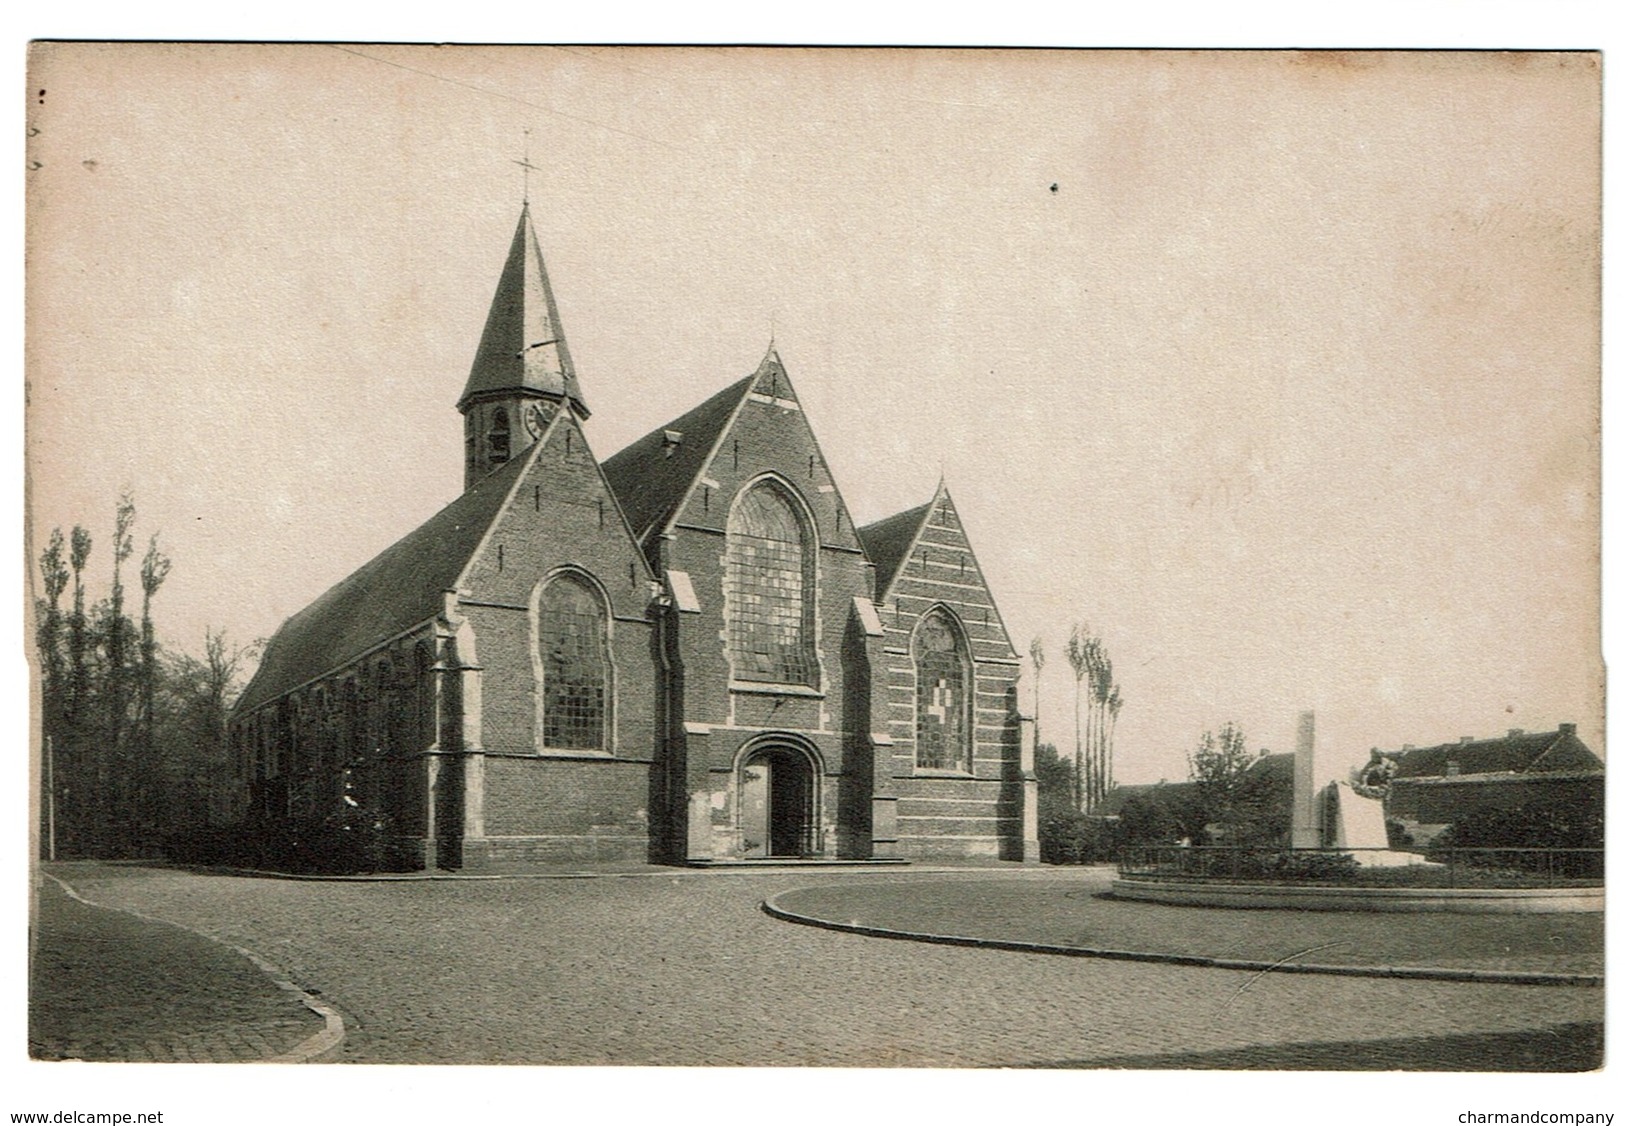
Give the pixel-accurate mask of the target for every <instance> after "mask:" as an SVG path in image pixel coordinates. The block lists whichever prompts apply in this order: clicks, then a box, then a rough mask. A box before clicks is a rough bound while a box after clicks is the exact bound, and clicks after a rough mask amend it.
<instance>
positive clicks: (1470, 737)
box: [1461, 735, 1473, 747]
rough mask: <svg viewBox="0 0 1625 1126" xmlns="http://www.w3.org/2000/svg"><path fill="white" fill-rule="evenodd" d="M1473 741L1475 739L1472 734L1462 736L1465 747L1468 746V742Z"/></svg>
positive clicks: (1462, 743)
mask: <svg viewBox="0 0 1625 1126" xmlns="http://www.w3.org/2000/svg"><path fill="white" fill-rule="evenodd" d="M1472 741H1473V737H1472V736H1471V735H1463V736H1462V737H1461V745H1462V746H1464V747H1465V746H1466V745H1467V744H1468V743H1471V742H1472Z"/></svg>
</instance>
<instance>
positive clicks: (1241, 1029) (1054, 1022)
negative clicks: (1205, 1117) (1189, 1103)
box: [75, 870, 1603, 1068]
mask: <svg viewBox="0 0 1625 1126" xmlns="http://www.w3.org/2000/svg"><path fill="white" fill-rule="evenodd" d="M943 878H945V877H944V876H942V875H940V874H931V875H927V874H926V873H918V874H906V875H905V874H892V873H886V874H883V875H882V874H853V873H851V872H847V873H830V874H828V875H823V874H817V875H813V874H809V873H806V872H778V873H755V872H752V873H749V874H744V875H741V874H732V873H726V874H725V873H671V874H656V875H645V876H636V877H621V878H600V879H581V880H558V879H548V880H527V879H515V880H492V881H475V880H464V881H417V882H396V883H322V882H293V881H280V880H255V879H244V878H232V877H220V876H200V875H192V874H186V873H178V872H170V871H159V870H134V871H132V870H124V871H122V872H120V873H117V874H116V875H109V876H107V877H105V878H103V877H98V876H94V875H91V874H85V875H81V876H80V877H79V878H78V879H76V880H75V884H76V886H78V887H79V888H80V890H81V891H83V892H84V893H85V894H87V895H89V896H91V897H92V898H94V899H96V900H97V901H99V902H103V903H106V904H109V905H114V906H126V907H133V908H136V909H138V910H141V911H144V912H146V913H148V914H151V915H154V916H157V917H160V918H164V919H169V920H172V921H175V922H179V923H183V924H185V925H188V926H193V927H196V928H198V929H199V930H202V931H204V932H206V933H209V934H212V935H215V936H218V937H220V938H223V939H225V940H226V941H228V942H232V943H235V944H238V945H241V946H244V947H246V948H248V949H251V950H254V951H256V952H257V953H259V954H260V955H261V956H262V957H264V958H266V959H267V960H269V961H270V962H271V963H273V964H274V965H276V966H277V967H279V968H280V969H282V970H284V971H286V972H287V974H288V975H289V976H290V977H291V978H292V980H294V981H296V982H298V983H299V984H300V985H302V986H303V987H305V988H306V989H309V990H311V991H312V992H318V993H319V994H320V995H322V996H323V997H324V998H325V999H327V1000H328V1001H329V1002H331V1003H333V1004H335V1005H336V1006H338V1007H339V1008H340V1009H341V1010H342V1011H343V1012H344V1014H345V1018H346V1021H347V1023H348V1024H349V1026H350V1031H349V1035H348V1038H347V1040H346V1042H345V1044H344V1047H343V1049H342V1051H341V1053H340V1056H339V1058H340V1059H342V1060H346V1061H352V1062H391V1063H404V1062H440V1063H455V1062H490V1063H498V1062H507V1063H569V1064H589V1063H622V1064H736V1065H742V1064H779V1065H787V1064H816V1065H839V1066H868V1065H900V1066H932V1065H953V1066H967V1065H993V1066H1019V1065H1030V1064H1039V1065H1042V1064H1054V1063H1062V1064H1068V1065H1081V1066H1113V1065H1117V1066H1125V1065H1126V1066H1201V1063H1200V1061H1201V1060H1202V1059H1212V1060H1216V1061H1227V1060H1228V1061H1232V1062H1229V1063H1227V1064H1224V1065H1225V1066H1274V1067H1282V1066H1291V1065H1292V1061H1293V1060H1294V1059H1295V1058H1298V1057H1297V1056H1295V1055H1294V1052H1295V1051H1296V1050H1295V1049H1291V1048H1288V1049H1279V1050H1275V1049H1272V1048H1271V1046H1275V1045H1283V1044H1289V1045H1290V1044H1298V1045H1305V1047H1303V1048H1302V1049H1301V1058H1302V1059H1303V1060H1304V1061H1305V1063H1306V1064H1307V1063H1311V1061H1312V1065H1313V1066H1320V1067H1325V1066H1338V1065H1339V1064H1341V1065H1342V1066H1349V1065H1351V1064H1352V1065H1353V1066H1369V1067H1394V1066H1407V1065H1408V1066H1411V1067H1416V1066H1431V1067H1440V1068H1443V1067H1469V1068H1471V1067H1486V1066H1490V1067H1506V1066H1516V1064H1509V1063H1508V1062H1507V1058H1505V1056H1506V1052H1507V1051H1512V1052H1513V1053H1514V1054H1517V1053H1523V1054H1525V1055H1528V1054H1530V1053H1533V1054H1534V1056H1533V1058H1531V1059H1530V1060H1529V1061H1528V1062H1530V1063H1535V1064H1537V1065H1538V1064H1539V1062H1540V1059H1539V1053H1540V1052H1541V1051H1542V1050H1543V1049H1542V1048H1541V1047H1540V1045H1541V1044H1542V1043H1551V1044H1557V1043H1559V1042H1564V1041H1563V1037H1562V1036H1561V1035H1553V1033H1554V1032H1563V1031H1567V1032H1568V1033H1569V1034H1570V1036H1569V1040H1570V1041H1572V1039H1573V1037H1572V1033H1573V1029H1574V1026H1575V1025H1578V1024H1585V1023H1594V1022H1600V1021H1601V1020H1602V994H1603V991H1602V990H1599V989H1583V988H1567V987H1540V986H1511V985H1478V984H1455V983H1434V982H1404V981H1386V980H1376V979H1358V978H1333V977H1313V976H1271V975H1267V974H1266V975H1262V976H1259V975H1253V974H1246V973H1239V972H1234V971H1222V970H1209V969H1191V968H1185V967H1176V966H1159V965H1147V964H1139V963H1126V962H1105V961H1096V960H1091V959H1076V958H1058V957H1046V956H1041V955H1030V954H1020V953H1010V952H1002V951H990V950H975V949H963V948H955V947H942V946H927V945H920V944H916V943H909V942H899V941H893V940H887V939H879V938H865V937H860V936H856V935H848V934H840V933H835V932H830V931H824V930H818V929H815V928H810V927H804V926H795V925H792V924H787V923H783V922H779V921H776V920H773V919H771V918H769V917H767V916H766V915H764V914H763V913H762V912H761V910H760V909H759V903H760V901H761V900H762V899H763V898H764V897H765V896H767V895H771V894H774V893H777V892H780V891H784V890H786V889H789V888H794V887H804V886H809V885H815V884H819V883H827V882H832V881H842V880H845V881H851V880H856V879H861V880H899V881H909V880H916V879H929V880H933V881H935V880H941V879H943ZM947 878H952V877H947ZM968 878H976V879H984V880H985V879H986V878H987V873H985V872H979V873H975V874H974V875H972V876H970V877H968ZM1017 878H1019V877H1017ZM1085 878H1087V877H1085ZM1587 1035H1589V1036H1590V1037H1591V1039H1592V1040H1593V1041H1594V1040H1595V1029H1594V1028H1593V1029H1591V1030H1590V1031H1589V1032H1588V1033H1587ZM1308 1045H1319V1047H1314V1048H1311V1047H1308ZM1486 1045H1490V1046H1492V1047H1493V1051H1494V1052H1500V1053H1501V1054H1500V1055H1493V1056H1492V1055H1476V1056H1475V1053H1484V1052H1486V1051H1491V1050H1492V1049H1491V1048H1486ZM1508 1045H1511V1047H1510V1048H1509V1047H1508ZM1367 1049H1369V1051H1367ZM1429 1051H1433V1052H1435V1053H1438V1054H1436V1055H1435V1056H1434V1057H1431V1058H1430V1057H1429V1056H1428V1055H1427V1053H1428V1052H1429ZM1329 1057H1335V1060H1336V1061H1337V1062H1334V1063H1330V1064H1329V1063H1328V1062H1327V1060H1328V1058H1329ZM1249 1061H1250V1062H1249ZM1260 1061H1261V1062H1260ZM1553 1066H1561V1064H1558V1063H1557V1062H1556V1061H1554V1063H1553ZM1568 1066H1570V1067H1572V1066H1574V1064H1573V1063H1569V1064H1568Z"/></svg>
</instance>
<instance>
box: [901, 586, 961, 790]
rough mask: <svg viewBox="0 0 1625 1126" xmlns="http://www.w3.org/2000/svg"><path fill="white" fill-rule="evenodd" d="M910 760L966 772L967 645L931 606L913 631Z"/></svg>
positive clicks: (939, 610) (933, 767) (931, 767)
mask: <svg viewBox="0 0 1625 1126" xmlns="http://www.w3.org/2000/svg"><path fill="white" fill-rule="evenodd" d="M914 674H915V690H914V691H915V738H914V765H915V766H917V767H920V768H922V769H926V770H954V771H961V772H963V773H967V774H968V773H970V768H971V754H970V743H971V741H970V733H971V730H972V728H971V678H970V654H969V647H968V646H967V645H966V644H965V637H964V635H963V634H962V633H961V632H960V630H959V627H958V625H957V623H955V622H954V620H953V619H952V618H951V617H950V616H949V615H948V613H947V611H945V610H943V609H942V608H941V607H937V608H936V609H933V610H932V611H930V612H929V613H928V614H926V616H925V617H924V618H923V619H922V620H921V621H920V628H919V629H917V630H916V631H915V633H914Z"/></svg>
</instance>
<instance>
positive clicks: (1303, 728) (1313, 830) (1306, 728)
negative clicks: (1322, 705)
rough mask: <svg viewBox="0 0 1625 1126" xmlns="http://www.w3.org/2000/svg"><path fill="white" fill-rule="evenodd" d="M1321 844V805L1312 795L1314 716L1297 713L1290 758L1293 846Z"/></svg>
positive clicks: (1316, 845) (1313, 787) (1313, 778)
mask: <svg viewBox="0 0 1625 1126" xmlns="http://www.w3.org/2000/svg"><path fill="white" fill-rule="evenodd" d="M1320 845H1321V826H1320V803H1319V802H1318V801H1317V800H1316V794H1315V713H1314V712H1299V713H1298V745H1297V750H1296V751H1295V752H1294V754H1293V756H1292V847H1293V848H1319V847H1320Z"/></svg>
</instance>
